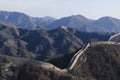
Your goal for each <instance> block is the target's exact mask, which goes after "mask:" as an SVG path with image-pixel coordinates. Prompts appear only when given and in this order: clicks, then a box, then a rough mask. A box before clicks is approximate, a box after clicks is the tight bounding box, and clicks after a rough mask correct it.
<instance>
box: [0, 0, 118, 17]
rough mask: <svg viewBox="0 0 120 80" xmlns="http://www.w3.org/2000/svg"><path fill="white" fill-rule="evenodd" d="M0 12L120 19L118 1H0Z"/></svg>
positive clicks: (39, 15)
mask: <svg viewBox="0 0 120 80" xmlns="http://www.w3.org/2000/svg"><path fill="white" fill-rule="evenodd" d="M0 10H1V11H18V12H24V13H26V14H28V15H30V16H36V17H43V16H52V17H55V18H61V17H64V16H70V15H76V14H81V15H83V16H86V17H88V18H99V17H101V16H112V17H117V18H120V0H0Z"/></svg>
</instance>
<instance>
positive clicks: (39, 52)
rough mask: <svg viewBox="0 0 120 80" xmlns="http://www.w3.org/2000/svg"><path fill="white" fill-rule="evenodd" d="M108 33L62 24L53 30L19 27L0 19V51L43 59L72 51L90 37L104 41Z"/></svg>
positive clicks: (90, 38)
mask: <svg viewBox="0 0 120 80" xmlns="http://www.w3.org/2000/svg"><path fill="white" fill-rule="evenodd" d="M84 36H86V39H85V38H84ZM109 37H110V34H107V33H103V34H100V33H87V32H80V31H77V30H75V29H72V28H65V27H63V26H62V27H58V28H57V29H54V30H45V29H37V30H36V29H22V28H16V26H14V25H13V24H11V23H8V22H2V21H1V22H0V54H3V55H9V56H14V57H24V58H30V59H36V60H46V59H51V58H53V57H56V56H61V55H64V54H69V53H74V52H76V51H77V50H79V49H81V48H82V47H84V45H85V44H87V43H88V42H90V41H91V40H92V39H98V41H99V40H102V41H104V40H108V38H109ZM58 45H59V46H58Z"/></svg>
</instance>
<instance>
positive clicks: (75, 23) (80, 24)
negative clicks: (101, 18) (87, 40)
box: [47, 15, 91, 30]
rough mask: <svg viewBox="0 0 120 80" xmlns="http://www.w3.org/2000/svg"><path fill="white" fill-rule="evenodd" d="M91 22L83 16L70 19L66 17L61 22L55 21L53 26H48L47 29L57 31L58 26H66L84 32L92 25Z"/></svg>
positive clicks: (74, 16)
mask: <svg viewBox="0 0 120 80" xmlns="http://www.w3.org/2000/svg"><path fill="white" fill-rule="evenodd" d="M90 22H91V20H88V19H87V18H85V17H84V16H81V15H73V16H69V17H64V18H61V19H59V20H56V21H54V22H53V23H52V24H49V25H48V26H47V29H55V28H57V27H58V26H66V27H71V28H74V29H79V30H84V28H86V27H88V26H90V25H91V23H90Z"/></svg>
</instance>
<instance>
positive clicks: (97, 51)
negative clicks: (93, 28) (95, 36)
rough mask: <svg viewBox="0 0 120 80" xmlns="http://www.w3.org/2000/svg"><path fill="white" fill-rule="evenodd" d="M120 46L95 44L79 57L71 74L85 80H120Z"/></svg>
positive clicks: (105, 43)
mask: <svg viewBox="0 0 120 80" xmlns="http://www.w3.org/2000/svg"><path fill="white" fill-rule="evenodd" d="M119 50H120V44H117V43H115V42H94V43H91V44H90V46H89V47H88V48H87V49H86V50H85V51H84V52H83V53H82V54H81V55H80V56H79V59H78V60H77V62H76V64H75V65H74V66H73V68H72V70H70V73H72V74H73V75H75V76H77V77H79V78H85V79H94V80H119V79H120V77H119V76H120V74H119V73H120V70H119V68H120V65H119V63H120V57H119V56H120V54H119V52H120V51H119Z"/></svg>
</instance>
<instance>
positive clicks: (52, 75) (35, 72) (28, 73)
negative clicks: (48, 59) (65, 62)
mask: <svg viewBox="0 0 120 80" xmlns="http://www.w3.org/2000/svg"><path fill="white" fill-rule="evenodd" d="M0 79H1V80H78V79H77V78H75V77H73V76H72V75H70V74H69V73H68V72H66V71H65V70H61V69H59V68H57V67H55V66H54V65H52V64H49V63H45V62H40V61H33V60H28V59H23V58H14V57H10V56H5V55H0Z"/></svg>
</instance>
